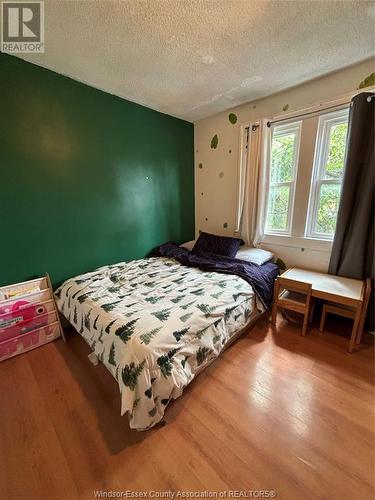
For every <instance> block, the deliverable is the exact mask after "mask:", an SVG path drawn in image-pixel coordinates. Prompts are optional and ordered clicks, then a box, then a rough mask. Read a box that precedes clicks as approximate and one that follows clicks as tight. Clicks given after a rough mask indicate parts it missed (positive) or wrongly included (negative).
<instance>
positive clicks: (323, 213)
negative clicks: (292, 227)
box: [315, 122, 348, 236]
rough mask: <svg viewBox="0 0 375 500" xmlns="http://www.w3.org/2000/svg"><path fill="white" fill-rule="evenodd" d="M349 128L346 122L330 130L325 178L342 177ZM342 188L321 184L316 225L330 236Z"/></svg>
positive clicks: (337, 185)
mask: <svg viewBox="0 0 375 500" xmlns="http://www.w3.org/2000/svg"><path fill="white" fill-rule="evenodd" d="M347 130H348V124H347V123H346V122H345V123H340V124H338V125H334V126H333V127H332V128H331V130H330V134H329V147H328V158H327V163H326V166H325V175H324V179H327V180H328V179H332V180H333V179H335V180H341V179H342V175H343V172H344V160H345V146H346V134H347ZM340 188H341V185H340V184H338V183H332V184H329V183H325V184H322V185H321V187H320V193H319V198H318V213H317V217H316V226H315V231H316V232H318V233H323V234H327V235H330V236H333V235H334V233H335V229H336V219H337V212H338V208H339V202H340Z"/></svg>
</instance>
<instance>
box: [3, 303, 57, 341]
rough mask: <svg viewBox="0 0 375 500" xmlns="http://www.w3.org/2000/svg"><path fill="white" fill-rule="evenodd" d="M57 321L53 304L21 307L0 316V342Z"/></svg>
mask: <svg viewBox="0 0 375 500" xmlns="http://www.w3.org/2000/svg"><path fill="white" fill-rule="evenodd" d="M55 321H58V318H57V314H56V312H55V310H54V305H53V302H52V301H51V302H50V304H49V303H48V302H47V303H45V304H42V303H41V304H37V305H32V306H29V305H28V306H26V307H21V308H19V309H16V310H15V311H12V312H11V313H8V314H3V315H0V342H2V341H3V340H8V339H11V338H13V337H17V336H18V335H23V334H24V333H27V332H30V331H31V330H36V329H38V328H41V327H42V326H46V325H48V324H51V323H55Z"/></svg>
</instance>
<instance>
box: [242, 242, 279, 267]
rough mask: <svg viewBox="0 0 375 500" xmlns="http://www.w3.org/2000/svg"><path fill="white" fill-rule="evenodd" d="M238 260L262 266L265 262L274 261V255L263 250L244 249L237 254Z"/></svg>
mask: <svg viewBox="0 0 375 500" xmlns="http://www.w3.org/2000/svg"><path fill="white" fill-rule="evenodd" d="M236 259H241V260H247V261H248V262H252V263H253V264H258V266H261V265H262V264H264V263H265V262H268V261H269V260H271V259H273V253H272V252H269V251H268V250H263V249H262V248H251V247H243V248H240V249H239V250H238V252H237V254H236Z"/></svg>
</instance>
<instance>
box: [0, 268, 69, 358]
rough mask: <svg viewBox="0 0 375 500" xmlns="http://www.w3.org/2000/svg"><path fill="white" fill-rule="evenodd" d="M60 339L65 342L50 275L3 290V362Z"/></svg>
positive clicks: (0, 353) (0, 347) (0, 350)
mask: <svg viewBox="0 0 375 500" xmlns="http://www.w3.org/2000/svg"><path fill="white" fill-rule="evenodd" d="M60 336H61V337H62V338H63V340H64V341H65V336H64V332H63V329H62V327H61V323H60V318H59V313H58V310H57V307H56V303H55V299H54V295H53V289H52V285H51V280H50V278H49V276H48V274H46V275H45V276H44V277H43V278H38V279H34V280H29V281H23V282H22V283H15V284H13V285H8V286H3V287H0V361H4V360H5V359H8V358H12V357H13V356H17V354H22V353H24V352H27V351H30V350H31V349H35V348H36V347H39V346H41V345H44V344H46V343H47V342H51V341H52V340H55V339H57V338H59V337H60Z"/></svg>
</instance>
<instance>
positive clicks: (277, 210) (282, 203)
mask: <svg viewBox="0 0 375 500" xmlns="http://www.w3.org/2000/svg"><path fill="white" fill-rule="evenodd" d="M289 191H290V186H272V187H270V192H269V196H268V210H267V220H266V229H268V230H277V231H286V229H287V227H288V207H289Z"/></svg>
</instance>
